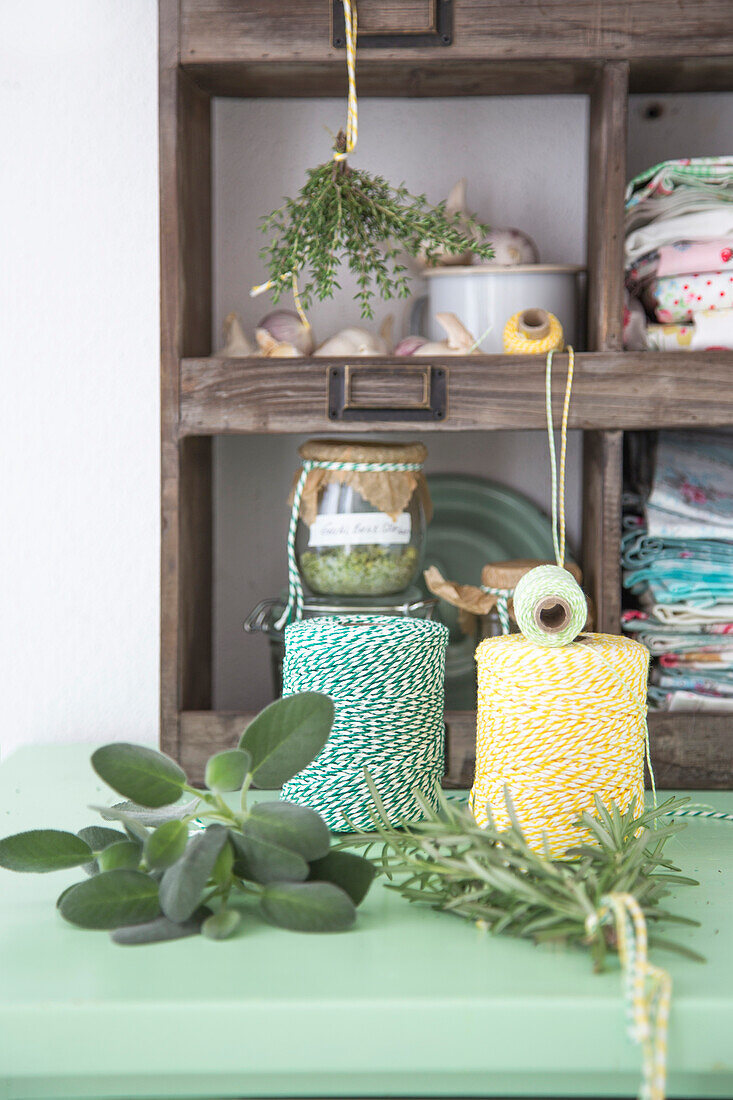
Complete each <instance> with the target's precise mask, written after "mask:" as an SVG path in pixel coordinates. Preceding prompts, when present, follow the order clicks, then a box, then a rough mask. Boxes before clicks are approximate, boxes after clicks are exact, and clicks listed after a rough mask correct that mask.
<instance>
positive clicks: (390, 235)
mask: <svg viewBox="0 0 733 1100" xmlns="http://www.w3.org/2000/svg"><path fill="white" fill-rule="evenodd" d="M345 148H346V141H345V137H344V134H343V132H341V133H339V135H338V137H337V139H336V145H335V149H336V151H337V152H344V151H345ZM262 231H263V233H265V234H269V235H270V238H271V239H270V241H269V243H268V244H267V245H265V246H264V247H263V248H262V249H261V251H260V255H261V257H262V258H263V260H264V261H265V263H266V266H267V269H268V271H269V276H270V280H271V284H272V296H273V300H274V301H275V302H277V301H278V299H279V298H280V295H281V294H282V293H283V292H284V291H289V290H290V289H291V287H292V285H293V278H294V277H296V278H297V277H299V276H300V275H301V273H302V272H305V271H307V272H308V273H309V274H308V278H307V281H306V282H304V283H303V285H302V286H300V287H299V292H300V299H301V303H302V306H303V308H304V309H307V308H308V306H309V305H310V304H311V302H312V301H313V299H314V297H315V298H318V299H319V300H320V301H323V300H324V299H325V298H332V297H333V293H334V290H339V289H340V286H339V283H338V281H337V272H338V268H339V266H340V264H341V263H346V264H347V266H348V268H349V270H350V271H351V272H352V273H353V274H354V275H355V276H356V281H357V284H358V288H359V289H358V291H357V293H356V295H355V298H356V300H357V301H358V302H359V304H360V306H361V315H362V317H365V318H372V317H373V316H374V311H373V308H372V300H373V297H374V293H375V289H376V290H377V291H378V292H379V294H380V296H381V297H382V298H385V299H388V298H395V297H396V298H406V297H408V295H409V289H408V276H407V269H406V267H405V265H404V264H402V263H401V262H400V260H399V257H400V254H401V253H402V252H407V253H408V254H409V255H411V256H418V255H420V256H422V257H423V258H424V260H425V262H426V263H427V264H431V263H434V262H435V261H436V259H437V258H438V256H439V255H440V253H441V252H443V253H449V254H450V255H457V254H459V253H461V252H465V251H468V250H471V251H473V252H474V253H475V255H476V256H478V257H479V258H481V259H484V260H490V259H491V258H492V257H493V255H494V252H493V249H492V247H491V245H489V244H486V243H481V240H482V238H483V237H485V236H486V234H487V233H488V226H485V225H482V224H480V223H478V222H476V221H474V220H473V219H469V218H466V216H465V215H464V214H459V213H457V214H449V213H448V212H447V211H446V206H445V203H444V202H440V203H438V205H437V206H430V205H429V204H428V201H427V199H426V197H425V195H411V194H410V193H409V191H407V189H406V188H405V186H404V185H403V184H400V186H399V187H393V186H392V185H391V184H390V183H388V182H387V180H385V179H383V178H382V177H381V176H371V175H369V174H368V173H367V172H365V171H363V170H362V169H358V168H352V167H351V166H350V165H349V164H347V163H346V161H345V160H340V161H337V160H331V161H328V163H326V164H321V165H319V166H318V167H317V168H313V169H311V170H310V171H309V172H308V174H307V181H306V183H305V185H304V187H303V188H302V190H301V191H300V192H299V194H298V196H297V197H296V198H294V199H286V200H285V204H284V205H283V206H282V207H280V208H279V209H278V210H275V211H273V213H272V214H269V215H268V216H267V217H266V218H264V219H263V225H262Z"/></svg>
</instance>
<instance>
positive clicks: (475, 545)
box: [425, 474, 555, 710]
mask: <svg viewBox="0 0 733 1100" xmlns="http://www.w3.org/2000/svg"><path fill="white" fill-rule="evenodd" d="M427 481H428V485H429V486H430V496H431V497H432V501H433V519H432V521H431V523H430V524H429V526H428V531H427V541H426V549H425V568H427V567H428V566H429V565H435V566H437V567H438V569H439V570H440V572H441V573H442V574H443V576H444V577H446V578H447V579H448V580H452V581H456V582H457V583H459V584H481V570H482V569H483V567H484V566H485V565H486V564H487V562H491V561H510V560H511V559H512V558H543V559H547V560H548V561H554V558H555V553H554V550H553V546H552V527H551V525H550V521H549V519H548V518H547V516H544V515H543V514H542V512H540V510H539V509H538V508H537V507H536V506H535V505H534V504H532V502H531V501H529V500H527V498H526V497H524V496H522V495H521V493H516V492H514V490H513V489H506V488H505V487H504V486H503V485H495V484H494V483H493V482H491V481H485V480H484V479H483V478H480V477H469V476H468V475H464V474H435V475H433V476H431V477H428V479H427ZM425 591H427V589H425ZM434 617H435V618H436V619H437V620H439V621H440V622H444V623H445V624H446V626H447V627H448V628H449V629H450V642H449V644H448V653H447V655H446V675H445V705H446V707H447V708H448V709H449V710H472V709H473V708H474V707H475V706H476V666H475V664H474V659H473V654H474V649H475V639H474V638H472V637H471V638H469V637H466V635H465V634H464V633H463V632H462V631H461V629H460V627H459V625H458V610H457V609H456V608H455V607H451V605H450V604H448V603H446V602H445V601H444V600H440V601H439V602H438V606H437V608H436V610H435V616H434Z"/></svg>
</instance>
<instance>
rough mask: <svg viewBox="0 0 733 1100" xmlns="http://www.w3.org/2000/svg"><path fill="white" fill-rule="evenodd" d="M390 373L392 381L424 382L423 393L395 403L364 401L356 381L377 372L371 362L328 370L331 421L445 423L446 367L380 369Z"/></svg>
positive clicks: (425, 366)
mask: <svg viewBox="0 0 733 1100" xmlns="http://www.w3.org/2000/svg"><path fill="white" fill-rule="evenodd" d="M378 369H379V371H380V372H382V373H385V371H386V373H387V375H388V377H389V378H390V380H394V381H397V382H399V380H400V379H404V380H405V381H406V382H407V381H410V382H412V381H414V379H415V378H417V379H418V381H419V382H420V383H422V392H421V394H420V396H419V397H418V399H417V400H416V401H410V402H400V403H393V402H392V401H391V400H389V399H388V398H387V397H385V400H384V401H375V400H372V399H370V400H368V401H361V400H359V397H358V395H357V394H356V393H355V382H357V381H358V380H359V376H360V375H361V374H364V375H366V373H367V372H369V371H370V370H373V367H372V366H370V365H369V363H359V364H353V363H345V364H344V365H343V366H334V367H329V369H328V406H327V411H328V419H329V420H363V421H376V420H382V421H390V420H399V421H410V420H414V421H420V420H423V421H425V420H445V418H446V415H447V411H448V372H447V370H446V369H445V368H444V367H433V366H430V365H429V364H427V363H424V364H420V365H417V364H415V365H409V366H407V365H405V366H404V367H389V368H382V367H380V368H378Z"/></svg>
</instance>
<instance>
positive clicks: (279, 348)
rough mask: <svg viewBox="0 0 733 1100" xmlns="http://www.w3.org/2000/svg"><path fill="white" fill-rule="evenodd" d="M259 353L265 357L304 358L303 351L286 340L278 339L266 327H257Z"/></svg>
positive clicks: (256, 337) (256, 338)
mask: <svg viewBox="0 0 733 1100" xmlns="http://www.w3.org/2000/svg"><path fill="white" fill-rule="evenodd" d="M255 340H256V341H257V346H258V347H259V349H260V352H259V354H260V355H261V356H262V357H263V358H265V359H302V358H303V353H302V352H300V351H298V349H297V348H296V347H294V346H293V345H292V344H288V343H286V341H284V340H282V341H280V340H276V339H275V337H274V336H272V335H271V334H270V333H269V332H268V331H267V329H266V328H256V329H255Z"/></svg>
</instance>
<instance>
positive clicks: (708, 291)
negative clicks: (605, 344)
mask: <svg viewBox="0 0 733 1100" xmlns="http://www.w3.org/2000/svg"><path fill="white" fill-rule="evenodd" d="M625 228H626V239H625V242H624V255H625V267H626V271H625V282H626V290H627V294H628V298H627V302H626V306H625V310H624V347H625V348H627V349H628V350H641V349H643V348H647V349H651V350H654V351H680V350H690V351H696V350H712V349H717V348H733V325H732V324H731V317H730V316H729V317H728V318H726V320H725V322H721V323H713V322H711V321H710V319H709V316H706V318H705V319H703V318H702V317H701V315H702V314H706V315H709V314H713V313H716V312H721V311H728V310H733V156H721V157H694V158H685V159H678V160H669V161H663V162H662V163H661V164H655V165H654V166H653V167H652V168H648V169H647V170H646V171H644V172H642V173H640V174H639V175H638V176H636V177H635V178H634V179H633V180H631V182H630V183H629V185H628V187H627V191H626V212H625ZM632 303H634V304H633V305H632ZM636 303H638V305H639V306H640V307H641V313H640V312H639V308H638V307H637V305H636ZM649 322H652V326H653V327H650V326H649ZM660 324H661V325H683V326H685V328H683V329H676V330H670V329H666V328H660V327H658V326H659V325H660ZM686 326H692V328H691V329H688V328H687V327H686Z"/></svg>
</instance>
